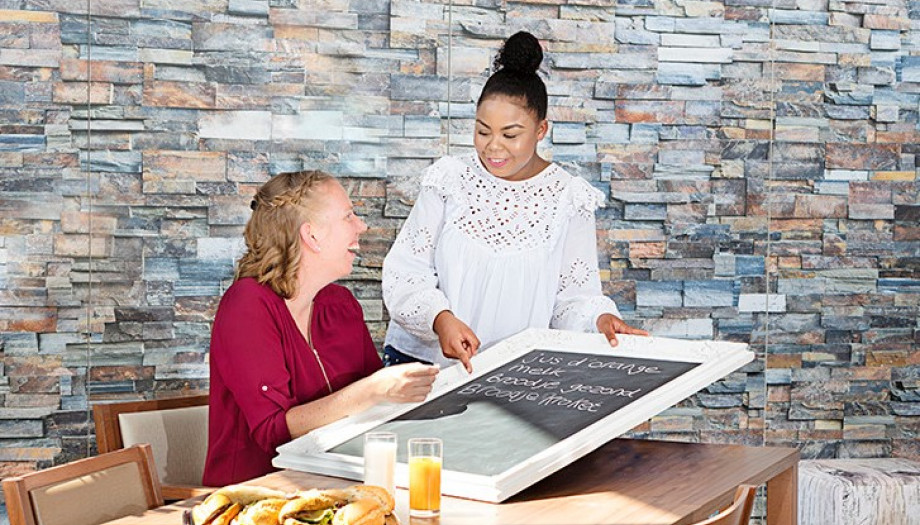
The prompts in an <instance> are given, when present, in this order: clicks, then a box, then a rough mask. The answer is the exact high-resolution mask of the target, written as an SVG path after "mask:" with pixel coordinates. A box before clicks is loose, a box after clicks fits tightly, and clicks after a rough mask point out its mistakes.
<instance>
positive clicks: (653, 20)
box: [621, 13, 676, 33]
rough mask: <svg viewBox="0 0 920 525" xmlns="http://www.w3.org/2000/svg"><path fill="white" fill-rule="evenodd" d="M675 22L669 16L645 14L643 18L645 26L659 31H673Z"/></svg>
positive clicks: (650, 29)
mask: <svg viewBox="0 0 920 525" xmlns="http://www.w3.org/2000/svg"><path fill="white" fill-rule="evenodd" d="M621 14H622V13H621ZM675 23H676V22H675V19H674V18H673V17H670V16H647V17H646V18H645V28H646V29H648V30H649V31H656V32H659V33H673V32H674V29H675Z"/></svg>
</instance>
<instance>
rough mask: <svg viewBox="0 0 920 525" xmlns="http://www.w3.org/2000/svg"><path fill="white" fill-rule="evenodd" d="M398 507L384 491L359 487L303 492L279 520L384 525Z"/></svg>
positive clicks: (284, 523) (296, 524)
mask: <svg viewBox="0 0 920 525" xmlns="http://www.w3.org/2000/svg"><path fill="white" fill-rule="evenodd" d="M394 507H395V501H394V500H393V496H392V495H390V493H389V492H387V490H386V489H384V488H383V487H377V486H373V485H355V486H353V487H349V488H347V489H344V490H310V491H306V492H299V493H297V495H296V496H295V497H294V499H292V500H291V501H289V502H288V503H287V505H285V506H284V508H283V509H281V512H280V513H279V515H278V518H279V521H280V523H279V525H384V524H385V523H386V521H387V516H388V515H389V516H392V512H393V508H394ZM394 519H395V516H394ZM391 523H392V520H391Z"/></svg>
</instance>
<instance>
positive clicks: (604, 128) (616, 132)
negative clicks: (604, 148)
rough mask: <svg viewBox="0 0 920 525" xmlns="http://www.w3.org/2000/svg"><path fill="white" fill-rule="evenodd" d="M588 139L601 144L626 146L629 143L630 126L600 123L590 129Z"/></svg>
mask: <svg viewBox="0 0 920 525" xmlns="http://www.w3.org/2000/svg"><path fill="white" fill-rule="evenodd" d="M588 137H589V138H591V139H593V140H595V141H596V142H599V143H606V144H626V143H628V142H629V124H610V123H598V124H595V125H593V126H589V127H588Z"/></svg>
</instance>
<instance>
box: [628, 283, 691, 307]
mask: <svg viewBox="0 0 920 525" xmlns="http://www.w3.org/2000/svg"><path fill="white" fill-rule="evenodd" d="M682 291H683V283H682V282H681V281H663V282H656V281H638V282H636V306H637V307H643V306H672V307H673V306H682V304H683V301H682V299H681V292H682Z"/></svg>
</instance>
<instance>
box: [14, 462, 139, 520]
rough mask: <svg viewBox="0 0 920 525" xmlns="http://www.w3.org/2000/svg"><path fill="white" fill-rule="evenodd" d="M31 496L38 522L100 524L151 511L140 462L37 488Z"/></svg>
mask: <svg viewBox="0 0 920 525" xmlns="http://www.w3.org/2000/svg"><path fill="white" fill-rule="evenodd" d="M29 495H30V497H31V498H32V506H33V508H34V509H35V518H36V521H37V522H38V525H96V524H99V523H104V522H106V521H111V520H114V519H116V518H121V517H124V516H130V515H132V514H134V515H137V514H141V513H143V512H144V511H146V510H147V496H146V495H145V494H144V485H143V484H142V483H141V473H140V470H139V469H138V467H137V463H125V464H122V465H116V466H114V467H110V468H107V469H105V470H101V471H99V472H94V473H92V474H87V475H85V476H80V477H79V478H74V479H70V480H67V481H62V482H60V483H57V484H55V485H48V486H46V487H41V488H37V489H34V490H32V491H30V492H29Z"/></svg>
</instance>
